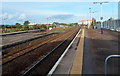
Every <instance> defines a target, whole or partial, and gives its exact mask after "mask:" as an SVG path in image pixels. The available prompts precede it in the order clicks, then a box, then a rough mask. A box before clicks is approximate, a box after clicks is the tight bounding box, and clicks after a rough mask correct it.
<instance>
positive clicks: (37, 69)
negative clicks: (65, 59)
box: [21, 32, 77, 76]
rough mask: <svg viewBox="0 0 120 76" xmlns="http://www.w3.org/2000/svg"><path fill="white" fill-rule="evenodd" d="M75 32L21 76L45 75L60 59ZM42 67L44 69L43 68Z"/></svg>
mask: <svg viewBox="0 0 120 76" xmlns="http://www.w3.org/2000/svg"><path fill="white" fill-rule="evenodd" d="M76 34H77V32H75V33H73V34H71V35H70V36H69V37H67V38H66V39H65V40H63V41H62V42H61V43H60V44H59V45H57V46H56V47H55V48H54V49H52V51H50V52H49V53H48V54H47V55H46V56H45V57H43V58H42V59H40V60H39V61H38V62H36V63H35V64H34V65H33V66H32V67H31V68H29V69H27V70H26V71H25V72H24V73H21V74H22V76H28V75H41V74H42V75H47V74H48V73H49V71H50V70H51V69H52V67H53V66H54V64H55V63H56V61H57V60H58V59H59V58H60V56H61V55H62V53H63V52H64V51H65V49H66V48H67V47H68V45H69V44H70V42H71V41H72V39H73V38H74V37H75V36H76ZM43 66H44V67H43Z"/></svg>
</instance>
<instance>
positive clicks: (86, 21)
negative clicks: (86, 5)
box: [78, 20, 92, 25]
mask: <svg viewBox="0 0 120 76" xmlns="http://www.w3.org/2000/svg"><path fill="white" fill-rule="evenodd" d="M91 23H92V20H81V21H80V22H78V24H79V25H91Z"/></svg>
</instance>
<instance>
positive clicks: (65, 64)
mask: <svg viewBox="0 0 120 76" xmlns="http://www.w3.org/2000/svg"><path fill="white" fill-rule="evenodd" d="M79 39H80V34H79V35H78V37H77V38H76V39H75V41H74V42H73V44H72V46H71V47H70V48H69V50H68V52H67V53H66V55H65V56H64V57H63V59H62V60H61V62H60V64H59V65H58V67H57V68H56V70H55V71H54V73H53V76H55V75H58V74H63V75H68V74H70V71H71V68H72V65H73V61H74V57H75V53H76V49H77V45H78V42H79Z"/></svg>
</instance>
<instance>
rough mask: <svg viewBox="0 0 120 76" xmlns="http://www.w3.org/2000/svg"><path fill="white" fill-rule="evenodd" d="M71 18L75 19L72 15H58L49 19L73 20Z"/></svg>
mask: <svg viewBox="0 0 120 76" xmlns="http://www.w3.org/2000/svg"><path fill="white" fill-rule="evenodd" d="M73 17H75V16H74V15H72V14H59V15H53V16H50V17H49V18H51V19H59V20H66V19H70V18H73Z"/></svg>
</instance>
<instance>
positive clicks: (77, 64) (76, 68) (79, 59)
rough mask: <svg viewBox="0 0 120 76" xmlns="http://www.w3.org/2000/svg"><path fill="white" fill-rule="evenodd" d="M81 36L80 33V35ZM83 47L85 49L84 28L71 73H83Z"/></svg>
mask: <svg viewBox="0 0 120 76" xmlns="http://www.w3.org/2000/svg"><path fill="white" fill-rule="evenodd" d="M79 37H80V35H79ZM83 49H84V29H82V35H81V38H80V43H79V44H78V47H77V50H76V56H75V58H74V62H73V66H72V68H71V72H70V74H71V75H73V74H82V63H83Z"/></svg>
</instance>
